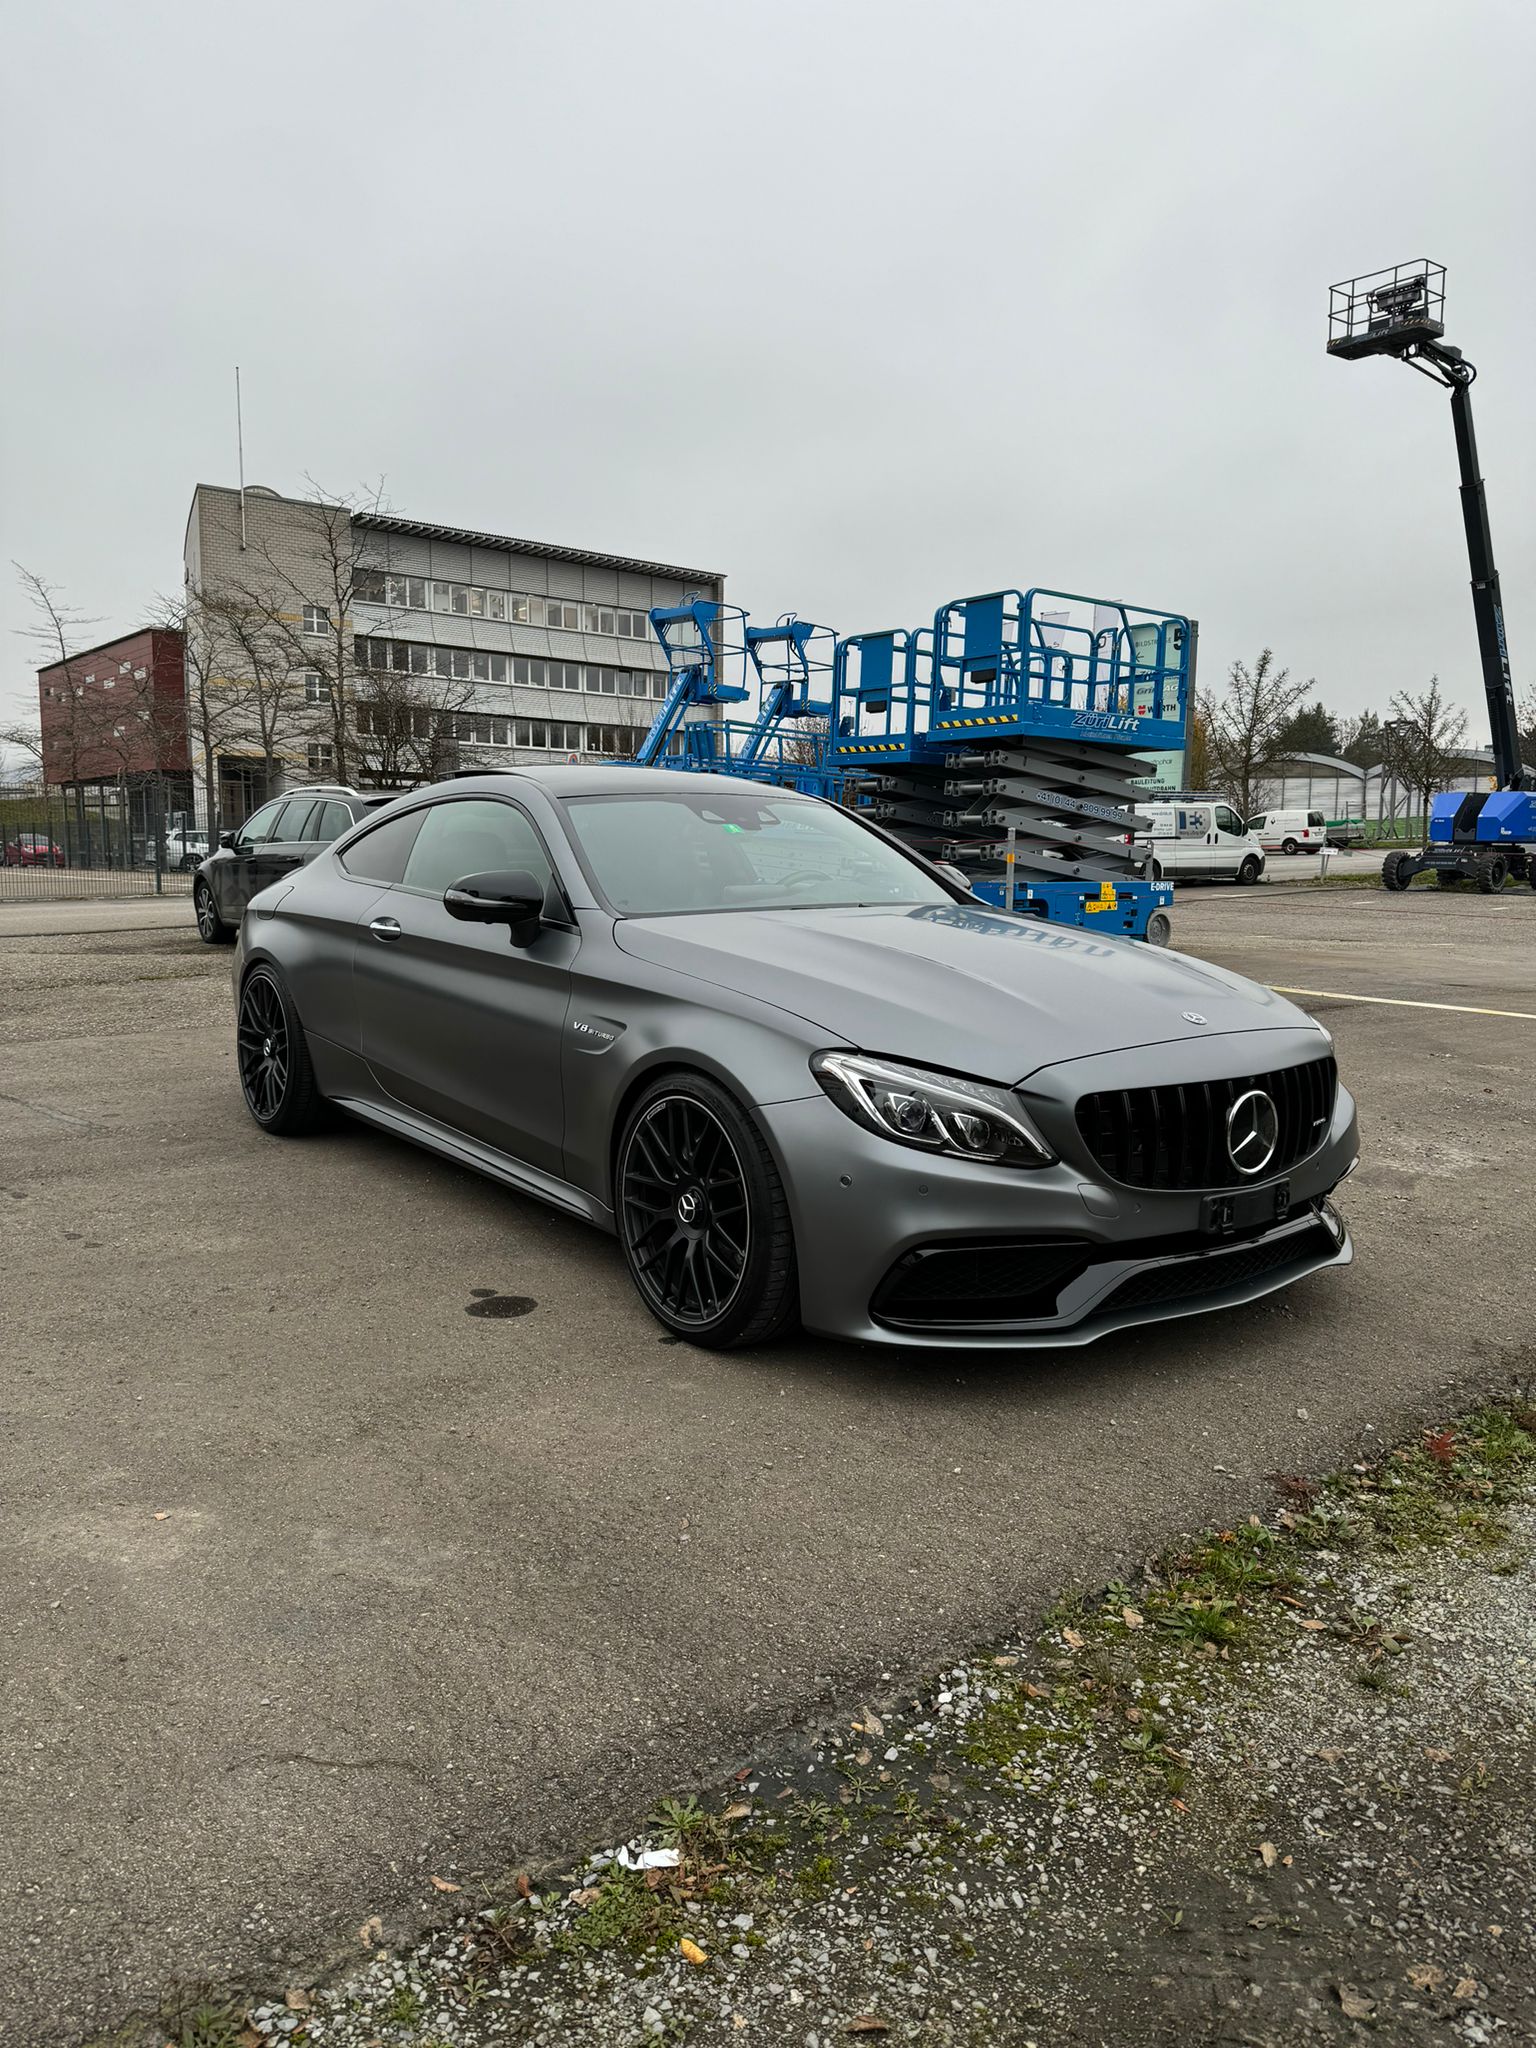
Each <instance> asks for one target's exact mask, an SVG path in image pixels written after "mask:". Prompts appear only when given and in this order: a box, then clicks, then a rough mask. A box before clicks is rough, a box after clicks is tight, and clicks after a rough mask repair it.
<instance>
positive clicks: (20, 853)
mask: <svg viewBox="0 0 1536 2048" xmlns="http://www.w3.org/2000/svg"><path fill="white" fill-rule="evenodd" d="M5 865H6V866H7V867H8V868H61V867H63V865H64V849H63V847H62V846H58V845H55V843H54V841H53V840H51V839H47V838H45V837H44V836H43V834H42V833H41V832H18V833H17V834H16V836H15V838H14V839H7V841H6V842H5Z"/></svg>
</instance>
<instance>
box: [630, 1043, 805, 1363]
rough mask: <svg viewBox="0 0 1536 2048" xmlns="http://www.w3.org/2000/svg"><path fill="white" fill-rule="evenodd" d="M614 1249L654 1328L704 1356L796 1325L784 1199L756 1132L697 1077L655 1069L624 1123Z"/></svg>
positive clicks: (722, 1094) (796, 1293) (796, 1292)
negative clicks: (619, 1248) (699, 1348)
mask: <svg viewBox="0 0 1536 2048" xmlns="http://www.w3.org/2000/svg"><path fill="white" fill-rule="evenodd" d="M614 1213H615V1217H616V1220H617V1222H618V1228H619V1242H620V1244H621V1245H622V1246H623V1248H624V1258H625V1261H626V1263H627V1265H628V1267H629V1274H630V1278H631V1279H632V1280H633V1281H634V1283H635V1291H636V1292H637V1293H638V1294H639V1296H640V1299H641V1300H642V1301H643V1302H644V1303H645V1305H646V1307H647V1308H648V1309H649V1310H650V1312H651V1314H652V1315H653V1316H654V1317H655V1318H656V1320H657V1322H659V1323H660V1324H661V1325H662V1327H663V1328H664V1329H667V1330H670V1331H671V1332H672V1334H673V1335H674V1336H676V1337H681V1338H684V1339H685V1340H686V1341H687V1342H688V1343H690V1344H698V1345H702V1346H703V1347H704V1348H705V1349H707V1350H710V1351H734V1350H738V1349H741V1348H743V1347H745V1346H747V1345H749V1344H765V1343H768V1342H770V1341H771V1340H772V1339H773V1338H775V1337H779V1336H782V1335H783V1334H784V1333H785V1332H786V1331H787V1330H789V1329H791V1328H793V1326H794V1325H795V1323H796V1322H797V1321H798V1320H799V1311H800V1286H799V1277H798V1274H797V1272H796V1268H795V1240H794V1232H793V1230H792V1229H791V1226H790V1220H789V1204H788V1202H787V1201H786V1200H785V1196H784V1184H783V1182H782V1181H781V1180H780V1178H779V1173H778V1168H777V1167H776V1166H775V1165H774V1162H773V1155H772V1154H771V1153H770V1152H769V1150H768V1147H767V1145H766V1144H765V1143H764V1142H763V1137H762V1133H761V1132H760V1131H759V1130H758V1128H757V1126H756V1124H754V1123H753V1121H752V1119H751V1117H750V1116H749V1115H748V1113H747V1112H746V1111H745V1110H744V1109H743V1108H742V1106H741V1105H740V1103H738V1102H737V1101H736V1099H735V1098H734V1096H731V1095H728V1094H727V1093H726V1091H725V1090H724V1089H723V1088H721V1087H718V1086H717V1085H716V1083H715V1082H713V1081H711V1080H709V1079H707V1078H706V1076H704V1075H703V1074H692V1073H675V1074H663V1075H661V1076H659V1077H658V1078H657V1079H656V1080H655V1081H653V1082H652V1083H651V1085H650V1087H649V1088H647V1089H646V1090H645V1092H644V1094H643V1095H641V1096H640V1098H639V1100H638V1101H637V1102H636V1103H635V1105H634V1107H633V1108H632V1109H631V1110H630V1112H629V1115H628V1117H627V1118H626V1119H625V1124H624V1131H623V1135H622V1137H621V1138H620V1140H619V1148H618V1155H617V1160H616V1164H615V1173H614Z"/></svg>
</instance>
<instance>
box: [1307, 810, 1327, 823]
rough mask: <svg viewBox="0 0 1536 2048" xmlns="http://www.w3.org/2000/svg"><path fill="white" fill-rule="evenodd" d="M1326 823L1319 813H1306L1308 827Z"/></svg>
mask: <svg viewBox="0 0 1536 2048" xmlns="http://www.w3.org/2000/svg"><path fill="white" fill-rule="evenodd" d="M1327 822H1328V820H1327V819H1326V818H1325V817H1324V816H1323V814H1322V812H1321V811H1308V813H1307V823H1308V824H1309V825H1326V824H1327Z"/></svg>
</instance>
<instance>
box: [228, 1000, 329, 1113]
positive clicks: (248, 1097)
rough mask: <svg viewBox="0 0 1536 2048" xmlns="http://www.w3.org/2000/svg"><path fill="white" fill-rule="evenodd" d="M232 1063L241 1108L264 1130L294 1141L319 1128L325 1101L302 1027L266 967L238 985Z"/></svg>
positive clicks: (292, 1008) (288, 1001)
mask: <svg viewBox="0 0 1536 2048" xmlns="http://www.w3.org/2000/svg"><path fill="white" fill-rule="evenodd" d="M235 1059H236V1062H237V1063H238V1065H239V1069H240V1092H241V1094H242V1095H244V1097H245V1106H246V1108H247V1109H248V1110H249V1111H250V1112H251V1115H252V1116H253V1117H254V1118H255V1120H256V1122H257V1123H258V1124H260V1126H261V1128H262V1129H263V1130H264V1131H266V1132H268V1133H270V1135H271V1136H273V1137H275V1138H296V1137H299V1136H301V1135H303V1134H304V1133H305V1132H308V1131H314V1130H318V1129H319V1127H320V1125H321V1124H322V1123H323V1122H324V1121H325V1101H324V1098H323V1096H322V1095H321V1093H320V1089H319V1085H318V1083H317V1082H316V1080H315V1070H314V1067H313V1066H312V1065H311V1064H310V1058H309V1047H308V1046H307V1045H306V1044H305V1042H304V1027H303V1026H302V1025H301V1024H300V1022H299V1013H298V1011H297V1010H296V1009H295V1008H294V1006H293V998H292V996H290V995H289V993H288V991H287V989H286V988H285V987H284V986H283V984H282V982H281V981H280V980H279V979H278V976H277V974H276V973H275V972H274V970H273V969H272V968H270V967H261V966H259V967H253V968H252V969H251V971H250V973H249V974H248V975H247V976H246V977H245V980H244V982H243V983H242V984H241V988H240V1007H239V1011H238V1013H237V1019H236V1027H235Z"/></svg>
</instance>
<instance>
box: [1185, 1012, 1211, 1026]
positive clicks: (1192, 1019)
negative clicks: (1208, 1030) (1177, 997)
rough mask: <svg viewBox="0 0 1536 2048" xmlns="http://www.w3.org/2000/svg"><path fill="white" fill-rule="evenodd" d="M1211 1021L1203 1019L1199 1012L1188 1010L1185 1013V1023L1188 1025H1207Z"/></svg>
mask: <svg viewBox="0 0 1536 2048" xmlns="http://www.w3.org/2000/svg"><path fill="white" fill-rule="evenodd" d="M1209 1021H1210V1020H1209V1019H1208V1018H1206V1017H1202V1016H1201V1014H1200V1012H1199V1011H1198V1010H1186V1011H1185V1012H1184V1022H1185V1023H1186V1024H1205V1023H1208V1022H1209Z"/></svg>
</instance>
